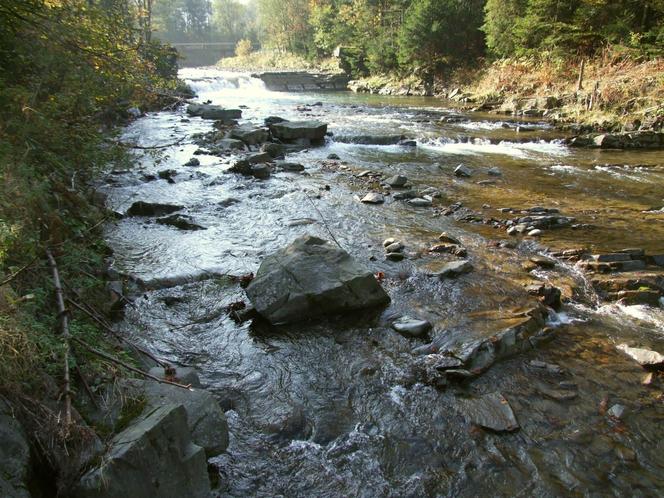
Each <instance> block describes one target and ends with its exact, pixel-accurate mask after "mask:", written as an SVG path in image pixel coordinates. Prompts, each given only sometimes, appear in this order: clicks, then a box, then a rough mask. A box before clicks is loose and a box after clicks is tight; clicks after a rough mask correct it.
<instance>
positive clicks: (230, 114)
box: [187, 104, 242, 121]
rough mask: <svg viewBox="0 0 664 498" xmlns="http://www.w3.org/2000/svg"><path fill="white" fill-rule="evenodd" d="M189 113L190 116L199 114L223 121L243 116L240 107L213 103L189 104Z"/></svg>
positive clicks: (202, 116) (205, 117) (204, 117)
mask: <svg viewBox="0 0 664 498" xmlns="http://www.w3.org/2000/svg"><path fill="white" fill-rule="evenodd" d="M187 114H189V115H190V116H199V117H201V118H203V119H217V120H221V121H231V120H233V119H240V118H241V117H242V111H241V110H240V109H224V108H223V107H221V106H218V105H211V104H189V105H188V106H187Z"/></svg>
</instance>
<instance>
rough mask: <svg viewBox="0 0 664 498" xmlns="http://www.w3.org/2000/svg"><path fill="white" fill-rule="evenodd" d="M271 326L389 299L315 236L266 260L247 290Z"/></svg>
mask: <svg viewBox="0 0 664 498" xmlns="http://www.w3.org/2000/svg"><path fill="white" fill-rule="evenodd" d="M246 292H247V295H248V296H249V299H250V300H251V302H252V303H253V304H254V306H255V307H256V310H257V311H258V312H259V313H260V314H261V315H262V316H264V317H265V318H266V319H268V320H269V321H270V322H271V323H273V324H281V323H290V322H296V321H300V320H305V319H308V318H311V317H316V316H320V315H324V314H333V313H339V312H343V311H350V310H358V309H365V308H372V307H375V306H380V305H383V304H386V303H388V302H389V300H390V298H389V296H388V295H387V294H386V293H385V291H384V290H383V288H382V287H381V286H380V284H379V283H378V281H377V280H376V278H375V277H374V275H373V274H372V273H371V272H370V271H368V270H366V269H365V268H363V267H362V266H360V265H359V264H358V263H357V262H355V261H354V260H353V259H352V258H351V257H350V255H349V254H348V253H347V252H346V251H344V250H342V249H340V248H338V247H336V246H334V245H333V244H331V243H329V242H326V241H324V240H322V239H319V238H317V237H313V236H305V237H300V238H298V239H296V240H295V241H294V242H293V243H292V244H291V245H289V246H288V247H285V248H283V249H280V250H279V251H277V252H275V253H274V254H272V255H270V256H267V257H266V258H265V259H264V260H263V262H262V263H261V266H260V268H259V269H258V272H257V274H256V278H254V280H253V281H252V282H251V283H250V284H249V286H248V287H247V289H246Z"/></svg>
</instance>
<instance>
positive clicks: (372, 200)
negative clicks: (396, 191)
mask: <svg viewBox="0 0 664 498" xmlns="http://www.w3.org/2000/svg"><path fill="white" fill-rule="evenodd" d="M361 202H363V203H365V204H382V203H383V202H385V197H383V195H382V194H379V193H377V192H369V193H368V194H367V195H365V196H364V197H362V200H361Z"/></svg>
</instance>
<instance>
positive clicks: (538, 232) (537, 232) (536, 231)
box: [528, 228, 544, 237]
mask: <svg viewBox="0 0 664 498" xmlns="http://www.w3.org/2000/svg"><path fill="white" fill-rule="evenodd" d="M542 233H544V232H542V230H540V229H539V228H535V229H534V230H530V231H529V232H528V236H529V237H539V236H540V235H542Z"/></svg>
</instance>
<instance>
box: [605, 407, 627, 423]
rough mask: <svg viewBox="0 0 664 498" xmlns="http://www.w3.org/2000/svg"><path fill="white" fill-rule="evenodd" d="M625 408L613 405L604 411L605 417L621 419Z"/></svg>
mask: <svg viewBox="0 0 664 498" xmlns="http://www.w3.org/2000/svg"><path fill="white" fill-rule="evenodd" d="M626 411H627V408H625V407H624V406H623V405H620V404H615V405H613V406H612V407H611V408H609V409H608V410H607V411H606V414H607V416H609V417H611V418H615V419H622V418H623V417H624V416H625V412H626Z"/></svg>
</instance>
